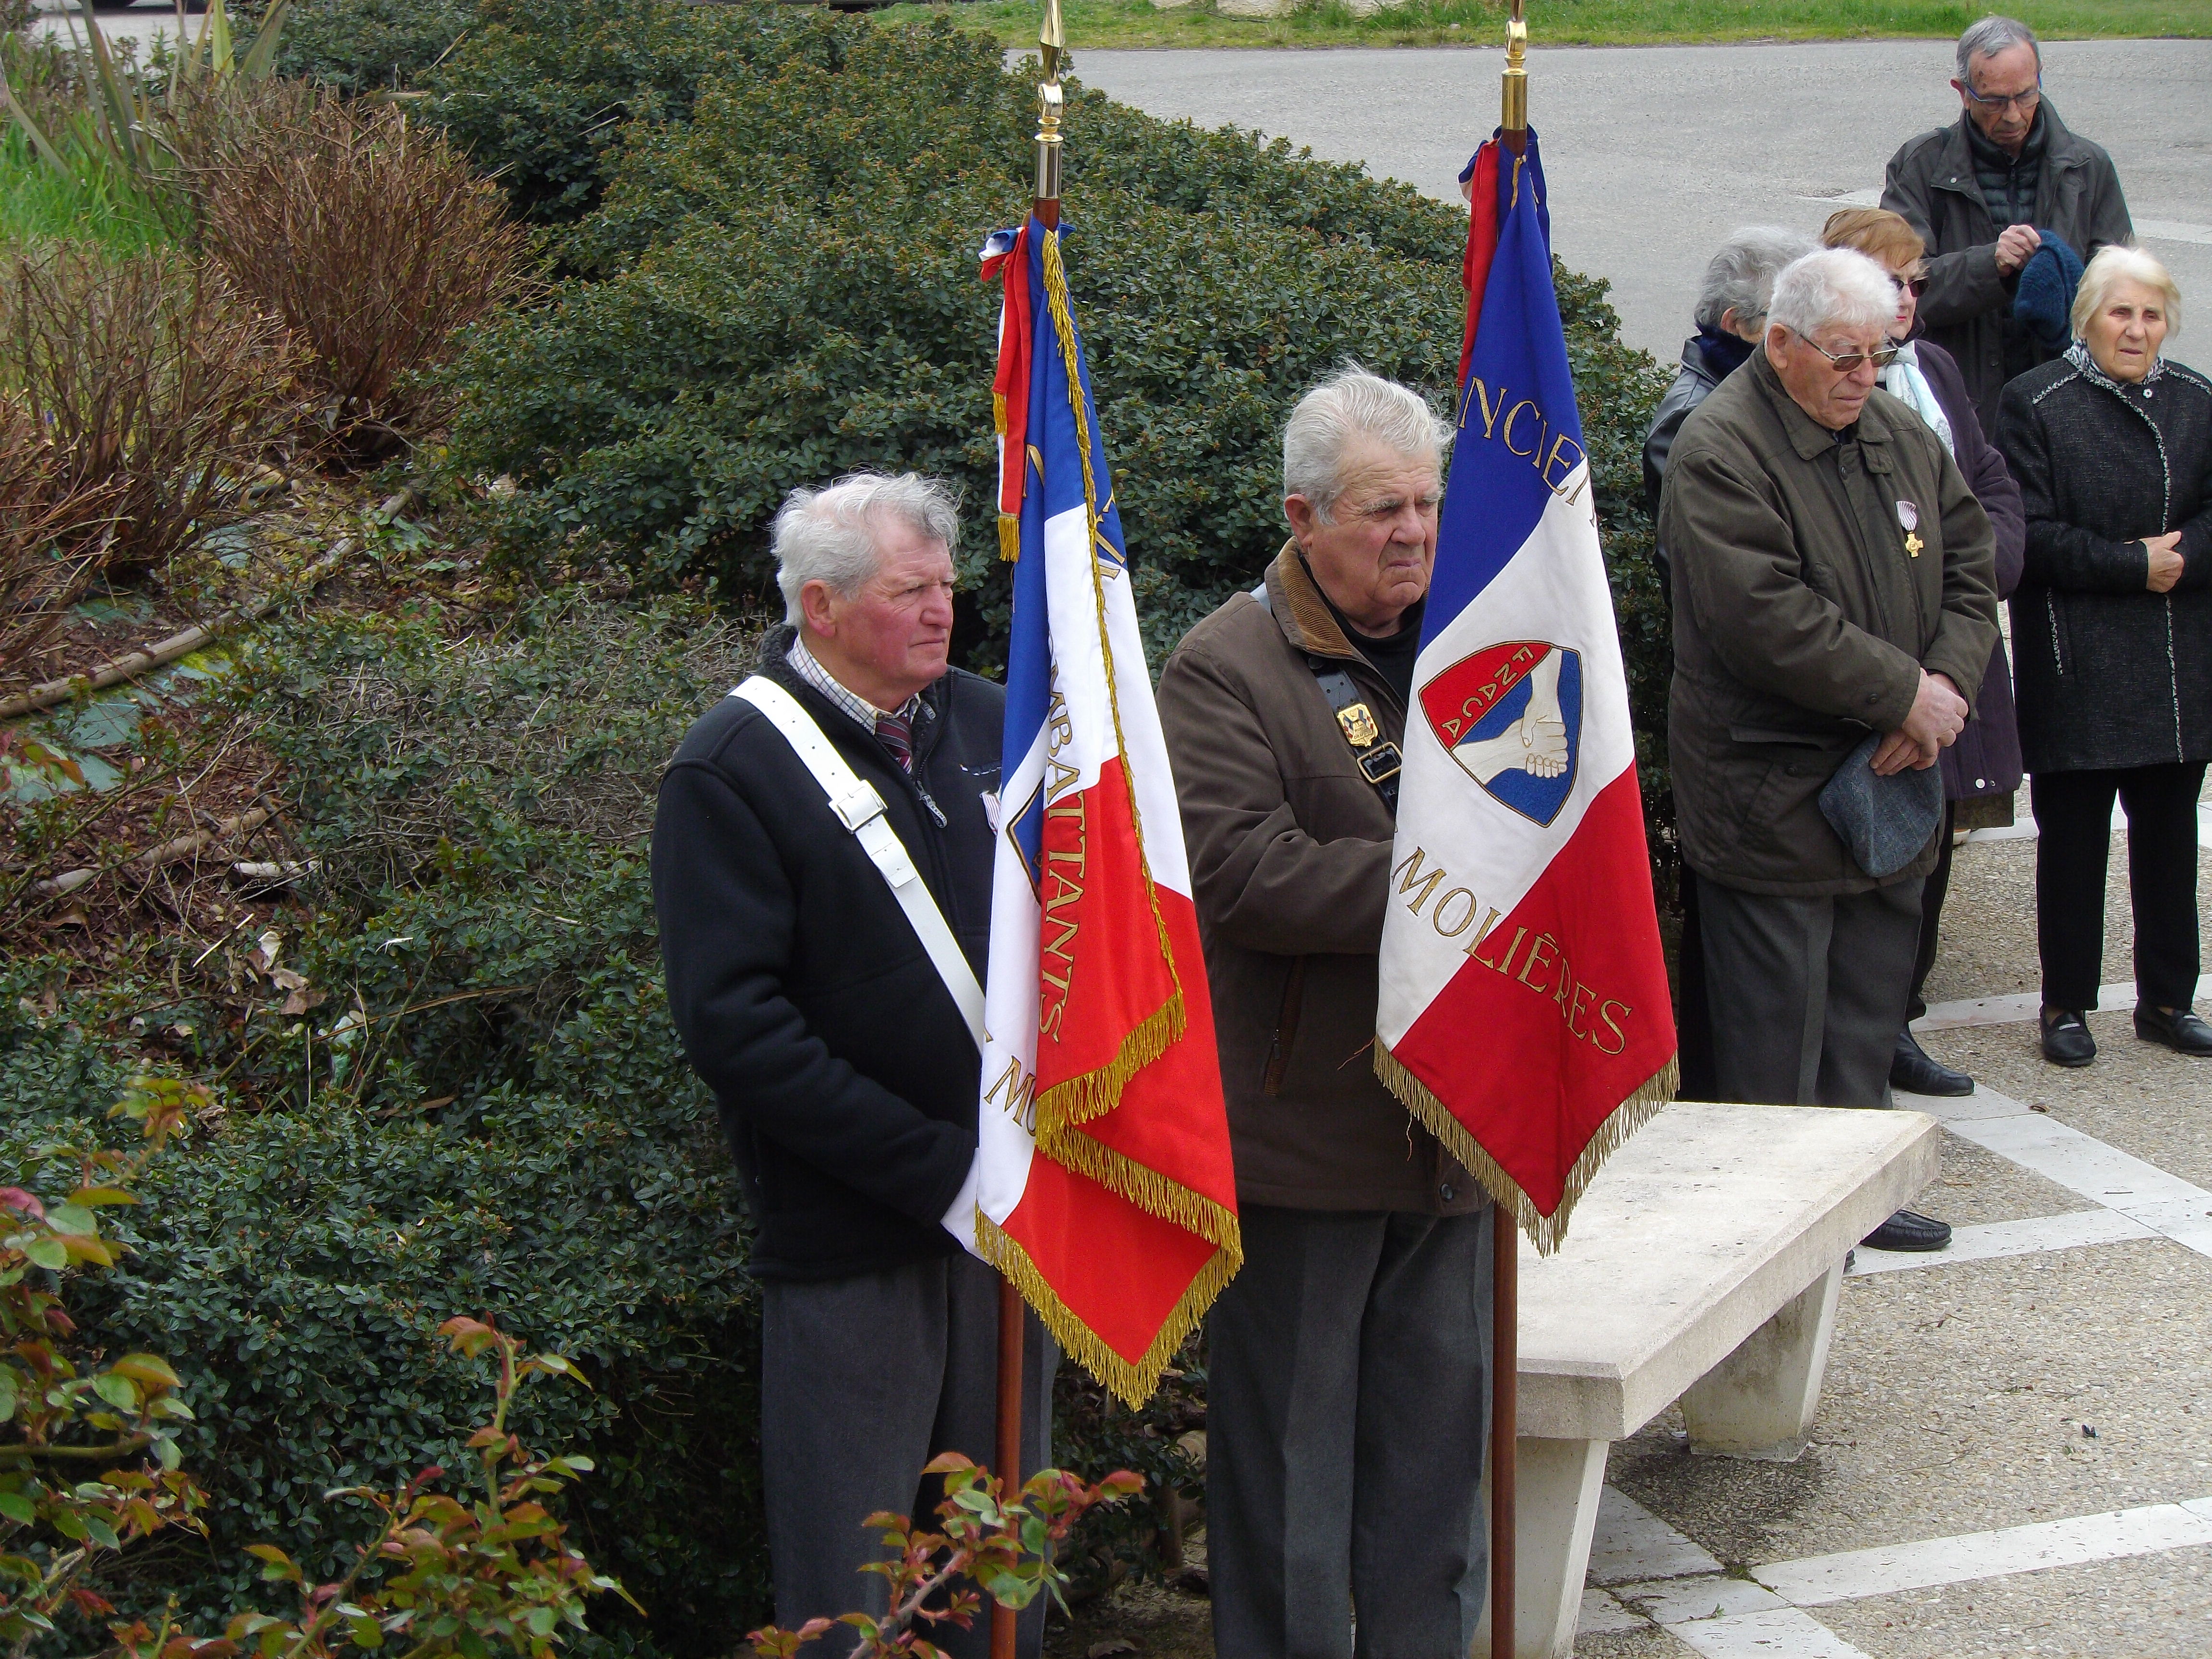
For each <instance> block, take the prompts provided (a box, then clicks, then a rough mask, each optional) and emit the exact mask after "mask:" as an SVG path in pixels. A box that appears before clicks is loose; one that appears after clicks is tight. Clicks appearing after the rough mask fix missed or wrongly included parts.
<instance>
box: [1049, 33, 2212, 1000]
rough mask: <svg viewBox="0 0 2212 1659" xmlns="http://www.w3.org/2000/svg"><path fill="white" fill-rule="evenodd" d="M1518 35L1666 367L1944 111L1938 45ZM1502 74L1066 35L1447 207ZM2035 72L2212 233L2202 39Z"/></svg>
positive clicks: (2207, 79)
mask: <svg viewBox="0 0 2212 1659" xmlns="http://www.w3.org/2000/svg"><path fill="white" fill-rule="evenodd" d="M1534 27H1535V29H1536V31H1537V33H1538V40H1537V43H1536V46H1535V49H1534V51H1533V52H1530V54H1529V64H1528V83H1529V110H1530V113H1531V116H1532V118H1533V119H1534V125H1535V126H1536V127H1537V129H1538V130H1539V131H1541V133H1542V135H1543V140H1544V167H1545V173H1546V175H1547V179H1548V180H1549V182H1550V185H1551V187H1552V228H1553V238H1554V244H1555V246H1556V247H1557V250H1558V252H1559V256H1560V258H1563V259H1565V261H1566V262H1567V264H1570V265H1572V266H1573V267H1575V268H1576V269H1577V270H1584V271H1588V272H1589V273H1590V274H1592V275H1593V276H1604V277H1607V278H1609V279H1610V280H1611V281H1612V283H1613V302H1614V304H1615V305H1616V306H1617V307H1619V308H1620V313H1621V319H1622V331H1623V333H1624V335H1625V336H1626V338H1627V340H1628V342H1629V343H1631V344H1632V345H1638V346H1642V347H1643V348H1644V349H1646V350H1648V351H1650V352H1651V353H1652V354H1653V356H1656V357H1657V358H1658V359H1659V360H1660V361H1661V362H1665V363H1669V364H1671V363H1672V362H1674V361H1675V359H1676V358H1677V357H1678V356H1680V351H1681V347H1682V337H1683V336H1684V335H1686V334H1687V333H1689V332H1690V324H1689V315H1690V307H1691V304H1692V300H1693V299H1694V297H1695V295H1696V291H1697V285H1698V282H1699V277H1700V276H1701V275H1702V274H1703V271H1704V269H1705V261H1706V260H1707V259H1708V258H1711V254H1712V250H1713V248H1714V246H1716V245H1717V243H1718V242H1719V241H1720V240H1721V238H1722V237H1723V236H1725V235H1726V234H1728V233H1729V231H1730V230H1731V229H1733V228H1735V227H1736V226H1738V225H1743V224H1752V223H1761V222H1765V223H1779V224H1785V225H1794V226H1796V227H1798V228H1802V229H1805V230H1807V231H1815V230H1817V229H1818V228H1820V223H1821V222H1822V221H1823V220H1824V219H1826V217H1827V216H1828V214H1829V213H1830V212H1832V210H1834V209H1835V208H1836V207H1837V206H1838V205H1841V204H1843V202H1844V200H1845V199H1846V198H1849V197H1853V196H1854V195H1856V194H1857V193H1858V192H1862V191H1868V190H1870V189H1879V187H1880V185H1881V174H1882V167H1883V164H1884V163H1885V162H1887V161H1888V159H1889V157H1890V156H1891V155H1893V153H1894V152H1895V151H1896V149H1897V148H1898V147H1899V145H1900V144H1902V143H1904V142H1905V140H1906V139H1908V138H1910V137H1913V136H1914V135H1916V134H1917V133H1920V132H1923V131H1926V130H1927V129H1929V127H1932V126H1936V125H1942V124H1944V123H1947V122H1950V121H1955V120H1956V119H1957V118H1958V112H1959V102H1958V96H1957V94H1954V92H1952V91H1951V89H1950V87H1949V85H1948V81H1949V77H1950V75H1951V73H1952V66H1951V52H1952V43H1951V42H1950V41H1949V40H1881V41H1835V42H1828V43H1823V44H1818V45H1792V46H1772V45H1743V46H1639V47H1547V46H1545V45H1544V44H1543V43H1542V40H1541V33H1542V22H1541V19H1537V20H1536V21H1535V22H1534ZM1502 66H1503V54H1502V53H1501V52H1498V51H1497V50H1494V49H1487V48H1484V49H1474V48H1452V47H1440V48H1435V49H1424V50H1410V49H1396V50H1383V51H1340V52H1237V51H1215V52H1085V50H1084V48H1083V44H1082V42H1081V41H1077V42H1075V67H1076V73H1077V74H1078V75H1079V76H1080V77H1081V78H1082V79H1083V80H1085V82H1089V83H1090V84H1091V85H1093V86H1097V87H1102V88H1104V89H1105V90H1106V91H1108V92H1109V93H1110V94H1113V95H1114V96H1115V97H1116V98H1119V99H1122V100H1125V101H1127V102H1129V103H1133V104H1135V105H1136V106H1139V108H1142V109H1145V110H1148V111H1150V112H1152V113H1153V114H1156V115H1164V116H1168V117H1181V116H1188V117H1189V118H1192V119H1194V120H1196V121H1197V122H1198V123H1199V124H1200V125H1203V126H1218V125H1222V124H1223V123H1225V122H1234V123H1236V124H1237V125H1240V126H1244V127H1257V128H1260V129H1261V130H1262V131H1266V132H1268V133H1270V134H1279V135H1281V136H1282V137H1287V138H1288V139H1290V140H1291V143H1294V144H1310V145H1311V146H1312V147H1313V149H1314V151H1315V153H1316V155H1324V156H1328V157H1329V158H1331V159H1333V160H1337V161H1364V162H1366V163H1367V164H1368V165H1369V166H1370V167H1371V168H1372V169H1373V170H1374V171H1375V172H1376V173H1379V174H1383V175H1385V176H1388V177H1391V178H1396V179H1404V180H1405V181H1407V183H1409V184H1411V185H1414V186H1416V187H1417V188H1419V189H1420V190H1423V191H1427V192H1428V193H1429V194H1431V195H1432V196H1436V197H1439V198H1443V199H1448V200H1453V201H1456V200H1457V199H1458V184H1457V179H1458V175H1459V170H1460V168H1461V167H1463V166H1465V165H1466V163H1467V158H1468V152H1469V151H1470V150H1472V149H1474V143H1475V141H1476V140H1477V139H1478V138H1480V137H1484V136H1486V134H1487V133H1488V132H1489V131H1490V130H1491V128H1492V126H1493V125H1495V124H1496V120H1497V114H1498V70H1500V68H1501V67H1502ZM2044 80H2045V86H2046V87H2047V88H2049V92H2050V96H2051V101H2052V103H2053V104H2054V105H2055V106H2057V108H2058V109H2059V111H2060V112H2062V114H2063V116H2064V118H2065V119H2066V120H2067V122H2068V124H2069V125H2072V126H2073V127H2075V130H2077V131H2081V132H2083V133H2085V134H2087V135H2088V136H2089V137H2093V138H2094V139H2096V140H2097V141H2098V142H2099V143H2102V144H2104V145H2105V146H2106V148H2107V149H2109V150H2110V151H2111V152H2112V157H2113V160H2114V161H2115V162H2116V164H2117V165H2118V168H2119V172H2120V179H2121V182H2122V185H2123V187H2124V189H2125V191H2126V192H2127V197H2128V203H2129V206H2130V210H2132V211H2133V212H2134V213H2135V214H2136V216H2139V218H2140V220H2141V221H2142V222H2146V223H2148V222H2160V223H2166V224H2170V225H2179V226H2181V227H2185V228H2203V227H2212V97H2208V96H2206V95H2205V94H2206V91H2207V89H2208V88H2212V41H2205V40H2140V41H2123V40H2109V41H2091V42H2067V41H2051V42H2046V43H2045V50H2044ZM1070 142H1072V143H1080V142H1081V139H1080V136H1079V135H1071V139H1070ZM2191 234H2193V231H2192V232H2191ZM2149 246H2151V247H2152V248H2153V249H2154V252H2156V253H2157V254H2158V256H2159V257H2160V258H2161V259H2164V260H2165V261H2166V264H2167V265H2168V266H2169V268H2170V269H2171V270H2172V272H2173V274H2174V276H2175V279H2176V280H2177V281H2178V282H2179V283H2180V284H2181V288H2182V291H2183V292H2184V293H2185V294H2186V293H2197V294H2203V293H2212V246H2208V245H2206V244H2205V243H2203V242H2200V241H2197V240H2162V241H2155V242H2152V243H2151V244H2149ZM2173 350H2174V356H2175V357H2176V360H2177V361H2179V362H2189V363H2194V364H2196V365H2197V366H2198V367H2199V368H2203V367H2204V366H2206V365H2207V364H2208V363H2212V335H2207V334H2205V333H2202V332H2199V331H2188V332H2185V333H2184V334H2182V335H2181V336H2179V337H2177V338H2176V340H2175V342H2174V346H2173ZM1992 988H1996V987H1990V986H1971V987H1965V988H1964V989H1962V990H1961V991H1960V992H1959V993H1957V994H1971V993H1972V992H1973V991H1978V990H1987V989H1992Z"/></svg>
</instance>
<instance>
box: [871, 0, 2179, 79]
mask: <svg viewBox="0 0 2212 1659" xmlns="http://www.w3.org/2000/svg"><path fill="white" fill-rule="evenodd" d="M1062 7H1063V10H1064V13H1065V15H1066V24H1067V38H1068V44H1069V46H1071V48H1072V49H1073V55H1074V57H1075V58H1076V62H1077V65H1078V71H1079V72H1080V65H1081V61H1082V53H1083V51H1084V49H1085V47H1090V48H1092V49H1097V50H1103V49H1105V48H1109V47H1115V46H1465V45H1474V46H1498V45H1501V44H1503V42H1504V28H1505V25H1504V19H1505V16H1506V15H1507V10H1508V8H1507V7H1506V6H1504V5H1502V4H1500V3H1498V0H1406V3H1405V4H1404V5H1401V6H1396V7H1393V8H1391V9H1388V10H1377V11H1373V12H1370V13H1368V14H1367V15H1359V14H1358V13H1357V12H1355V11H1354V10H1353V9H1352V7H1351V6H1349V5H1347V4H1346V3H1344V0H1305V3H1302V4H1300V5H1298V6H1297V8H1296V9H1294V10H1292V11H1291V13H1290V14H1289V15H1287V16H1282V17H1239V16H1233V15H1225V14H1224V13H1222V12H1221V11H1219V10H1217V9H1216V0H1192V3H1188V4H1184V5H1179V6H1176V7H1174V8H1172V9H1166V10H1163V9H1160V8H1159V7H1158V6H1155V5H1154V4H1153V3H1152V0H1062ZM1988 9H1990V8H1989V7H1988V6H1986V5H1960V4H1957V3H1954V0H1529V4H1528V8H1527V10H1528V20H1529V32H1530V35H1531V37H1532V39H1533V40H1534V41H1535V43H1536V44H1537V45H1538V46H1691V45H1700V44H1710V43H1714V42H1720V41H1729V40H1881V39H1922V40H1929V39H1940V40H1955V39H1956V38H1957V36H1958V34H1959V33H1960V30H1962V29H1964V28H1965V27H1966V25H1967V24H1969V23H1971V22H1972V21H1974V19H1975V18H1977V17H1978V16H1980V15H1983V13H1984V12H1985V11H1987V10H1988ZM873 15H874V16H875V17H876V18H877V19H878V21H882V22H886V23H897V22H911V21H915V20H916V19H919V18H923V17H931V16H939V15H942V16H949V17H951V18H952V19H953V21H956V22H957V23H959V24H961V25H962V26H963V27H970V28H976V29H981V30H983V31H985V32H987V33H990V34H991V35H993V36H994V37H995V38H996V39H997V40H999V42H1000V44H1001V45H1003V46H1015V47H1021V46H1036V35H1037V22H1038V20H1039V18H1040V17H1042V15H1043V8H1042V5H1041V4H1040V3H1039V0H962V3H958V4H945V3H941V0H940V3H934V4H921V3H915V0H907V3H902V4H899V5H894V6H889V7H886V8H884V9H882V10H880V11H878V12H876V13H874V14H873ZM2008 15H2013V16H2017V17H2018V18H2020V19H2021V21H2023V22H2025V23H2027V25H2028V27H2031V28H2033V29H2034V30H2035V31H2036V32H2037V33H2039V34H2040V35H2041V36H2042V37H2043V38H2044V39H2045V40H2099V39H2142V38H2146V37H2160V36H2178V37H2204V36H2212V4H2208V3H2206V0H2090V3H2084V0H2051V3H2047V4H2046V3H2037V0H2012V3H2011V4H2010V5H2009V6H2008Z"/></svg>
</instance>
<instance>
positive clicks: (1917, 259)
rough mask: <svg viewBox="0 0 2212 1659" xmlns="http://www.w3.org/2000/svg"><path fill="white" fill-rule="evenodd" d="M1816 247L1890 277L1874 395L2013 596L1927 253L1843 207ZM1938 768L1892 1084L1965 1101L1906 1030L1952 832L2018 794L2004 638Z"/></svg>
mask: <svg viewBox="0 0 2212 1659" xmlns="http://www.w3.org/2000/svg"><path fill="white" fill-rule="evenodd" d="M1820 240H1821V241H1822V242H1823V243H1824V244H1826V246H1829V247H1848V248H1855V249H1857V251H1858V252H1861V253H1863V254H1865V255H1866V256H1867V258H1869V259H1872V260H1873V261H1874V262H1875V264H1878V265H1880V266H1881V268H1882V269H1883V270H1886V271H1887V272H1888V273H1889V281H1890V285H1891V286H1892V287H1893V288H1894V289H1896V290H1897V321H1896V323H1895V324H1894V325H1893V326H1892V328H1891V330H1890V337H1891V338H1892V339H1893V340H1901V341H1903V342H1905V348H1904V349H1903V350H1901V351H1899V353H1898V355H1897V361H1896V362H1893V363H1892V364H1891V365H1890V366H1889V367H1888V368H1886V369H1884V370H1883V371H1882V374H1881V388H1882V390H1883V391H1885V392H1888V393H1889V394H1890V395H1891V396H1892V397H1894V398H1902V399H1903V400H1904V401H1905V403H1907V404H1911V406H1912V408H1913V410H1914V412H1915V413H1917V415H1918V416H1920V418H1921V419H1922V420H1923V421H1924V422H1927V423H1928V425H1929V427H1930V428H1932V429H1933V430H1934V432H1935V434H1936V436H1937V437H1938V438H1941V439H1942V441H1943V447H1944V448H1946V449H1948V450H1949V451H1950V452H1951V459H1953V460H1954V461H1956V462H1957V463H1958V464H1959V471H1960V473H1962V474H1963V475H1964V476H1965V477H1966V487H1967V488H1968V489H1971V490H1972V491H1973V492H1974V499H1975V500H1977V501H1979V502H1981V504H1982V511H1983V512H1984V513H1988V514H1989V515H1990V529H1991V530H1992V531H1994V532H1996V555H1997V597H1998V598H1999V599H2010V598H2011V597H2012V592H2013V589H2015V587H2017V586H2020V578H2021V568H2022V565H2023V562H2024V561H2025V559H2026V557H2027V519H2026V518H2025V517H2024V516H2023V515H2022V513H2021V503H2020V486H2019V485H2018V484H2016V483H2014V482H2013V477H2012V474H2011V472H2010V471H2008V470H2007V469H2006V466H2005V462H2004V457H2003V456H2002V455H2001V454H1999V453H1997V448H1996V445H1995V444H1993V443H1991V442H1990V441H1989V439H1988V438H1987V437H1986V436H1985V435H1984V434H1983V432H1982V420H1981V416H1979V415H1978V413H1976V411H1975V409H1974V400H1973V398H1972V397H1971V396H1969V395H1968V393H1967V392H1966V376H1965V375H1963V374H1960V372H1959V365H1958V364H1957V363H1956V362H1954V361H1953V360H1952V357H1951V354H1950V353H1949V352H1948V351H1946V350H1944V349H1943V348H1942V346H1939V345H1937V344H1936V343H1935V342H1934V341H1932V340H1928V339H1923V338H1921V337H1920V336H1921V333H1922V329H1921V327H1920V320H1919V301H1920V291H1921V289H1923V287H1925V286H1926V283H1927V275H1928V262H1927V258H1926V254H1927V252H1928V245H1927V244H1926V243H1925V242H1923V240H1921V238H1920V233H1919V232H1918V231H1917V230H1915V229H1913V228H1912V227H1911V225H1910V224H1908V223H1906V222H1905V220H1904V218H1903V217H1901V216H1899V215H1897V214H1894V213H1892V212H1890V211H1889V210H1887V209H1886V208H1845V209H1844V210H1842V211H1841V212H1838V213H1832V214H1830V215H1829V216H1828V222H1827V223H1826V225H1825V226H1824V227H1822V228H1821V232H1820ZM1937 763H1938V764H1939V765H1941V766H1942V769H1943V807H1944V810H1943V837H1942V851H1941V852H1939V853H1938V854H1936V867H1935V869H1933V870H1931V871H1930V872H1929V874H1928V883H1927V885H1926V886H1925V887H1923V889H1922V890H1921V895H1920V953H1919V955H1918V956H1917V957H1916V958H1915V959H1914V961H1913V964H1912V994H1911V997H1910V998H1909V999H1907V1000H1906V1003H1905V1020H1906V1022H1907V1024H1906V1027H1905V1030H1901V1031H1899V1033H1898V1034H1897V1053H1896V1054H1895V1056H1894V1057H1893V1059H1892V1060H1891V1062H1890V1067H1889V1084H1890V1087H1892V1088H1893V1089H1905V1090H1909V1091H1911V1092H1912V1093H1914V1094H1916V1095H1970V1094H1972V1093H1973V1092H1974V1079H1972V1078H1971V1077H1968V1076H1967V1075H1966V1073H1964V1072H1960V1071H1954V1070H1953V1069H1952V1068H1951V1067H1950V1066H1946V1065H1944V1064H1942V1062H1941V1061H1939V1060H1936V1059H1935V1058H1934V1057H1933V1056H1932V1055H1930V1054H1928V1053H1927V1052H1926V1051H1925V1050H1923V1048H1921V1046H1920V1044H1919V1042H1917V1041H1916V1040H1915V1039H1914V1037H1913V1035H1912V1030H1911V1021H1913V1020H1916V1019H1917V1018H1920V1016H1921V1015H1923V1014H1924V1013H1926V1012H1928V1002H1927V999H1926V998H1925V997H1924V996H1923V994H1922V993H1923V991H1924V990H1925V988H1926V987H1927V984H1928V970H1929V969H1931V968H1933V967H1934V966H1935V965H1936V938H1937V933H1938V930H1939V929H1940V928H1941V927H1942V920H1943V898H1944V896H1945V894H1947V893H1948V891H1949V890H1950V886H1951V842H1952V834H1953V831H1954V829H1974V828H1977V827H1978V826H1979V825H1982V824H1985V823H2011V822H2012V794H2013V791H2014V790H2015V789H2017V788H2019V787H2020V774H2021V766H2020V732H2019V730H2018V728H2017V727H2016V726H2015V724H2014V720H2013V705H2012V670H2011V667H2010V666H2009V665H2008V664H2007V663H2006V661H2005V648H2004V641H2002V639H2000V640H1999V641H1997V642H1996V648H1995V649H1994V650H1993V651H1991V652H1990V665H1989V667H1988V669H1987V670H1986V671H1984V673H1983V675H1982V689H1981V691H1980V693H1979V695H1978V696H1976V698H1975V699H1974V712H1973V713H1972V714H1971V715H1970V716H1968V717H1967V720H1966V730H1965V731H1963V732H1960V733H1959V740H1958V741H1957V742H1956V743H1954V744H1952V745H1951V746H1950V747H1949V748H1948V749H1946V750H1943V752H1942V755H1941V757H1939V758H1938V761H1937Z"/></svg>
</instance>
